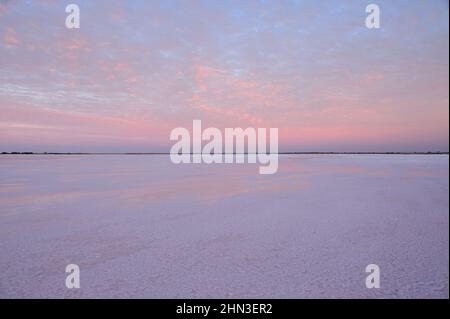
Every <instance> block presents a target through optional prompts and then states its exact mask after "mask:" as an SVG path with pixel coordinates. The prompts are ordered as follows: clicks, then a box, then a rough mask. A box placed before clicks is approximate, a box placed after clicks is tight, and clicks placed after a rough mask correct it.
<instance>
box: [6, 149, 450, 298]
mask: <svg viewBox="0 0 450 319" xmlns="http://www.w3.org/2000/svg"><path fill="white" fill-rule="evenodd" d="M448 163H449V158H448V155H434V156H431V155H282V156H280V162H279V169H278V172H277V173H276V174H274V175H260V174H259V173H258V169H259V164H211V165H207V164H180V165H174V164H172V162H171V161H170V158H169V156H167V155H148V156H146V155H129V156H128V155H98V156H97V155H88V156H86V155H85V156H75V155H70V156H69V155H68V156H63V155H61V156H60V155H48V156H44V155H36V156H34V155H27V156H20V155H18V156H14V155H4V156H0V181H1V184H0V185H1V186H0V251H1V255H0V297H2V298H10V297H19V298H21V297H30V298H36V297H54V298H77V297H105V298H108V297H136V298H147V297H148V298H200V297H201V298H208V297H211V298H222V297H223V298H228V297H230V298H232V297H236V298H260V297H261V298H266V297H267V298H283V297H284V298H317V297H325V298H332V297H352V298H380V297H393V298H420V297H425V298H427V297H436V298H448V296H449V295H448V267H449V257H448V256H449V255H448V254H449V212H448V210H449V201H448V192H449V187H448V177H449V176H448V175H449V166H448ZM70 263H75V264H78V265H79V266H80V269H81V289H78V290H74V289H72V290H69V289H67V288H66V287H65V278H66V273H65V266H66V265H67V264H70ZM371 263H375V264H377V265H379V267H380V269H381V288H380V289H367V288H366V287H365V277H366V275H367V274H366V273H365V267H366V265H368V264H371Z"/></svg>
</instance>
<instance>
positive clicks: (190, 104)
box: [0, 0, 449, 152]
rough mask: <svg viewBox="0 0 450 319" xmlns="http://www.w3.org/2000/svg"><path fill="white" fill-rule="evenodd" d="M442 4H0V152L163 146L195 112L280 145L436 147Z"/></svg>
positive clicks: (445, 74) (444, 126) (445, 118)
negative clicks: (69, 19)
mask: <svg viewBox="0 0 450 319" xmlns="http://www.w3.org/2000/svg"><path fill="white" fill-rule="evenodd" d="M69 3H75V4H77V5H79V7H80V24H81V25H80V29H67V28H66V27H65V20H66V16H67V13H66V12H65V7H66V5H67V4H69ZM369 3H375V4H377V5H379V7H380V10H381V27H380V28H379V29H368V28H366V26H365V19H366V16H367V13H366V12H365V8H366V6H367V5H368V4H369ZM448 14H449V3H448V1H445V0H429V1H402V0H395V1H378V0H377V1H376V0H372V1H351V0H348V1H325V0H323V1H315V0H311V1H307V0H305V1H253V0H239V1H196V0H190V1H147V0H146V1H144V0H142V1H139V0H135V1H134V0H130V1H112V0H96V1H82V0H72V1H51V0H41V1H38V0H36V1H25V0H9V1H5V0H0V151H34V152H44V151H50V152H51V151H56V152H79V151H82V152H129V151H132V152H168V151H169V150H170V147H171V146H172V144H173V143H174V142H172V141H170V140H169V136H170V132H171V130H172V129H174V128H176V127H185V128H188V129H190V130H192V121H193V120H195V119H199V120H202V125H203V127H204V128H206V127H217V128H220V129H224V128H226V127H233V128H234V127H242V128H247V127H254V128H263V127H265V128H270V127H276V128H278V129H279V148H280V151H380V152H383V151H419V152H421V151H448V149H449V89H448V86H449V40H448V37H449V34H448V33H449V17H448Z"/></svg>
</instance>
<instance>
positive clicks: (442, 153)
mask: <svg viewBox="0 0 450 319" xmlns="http://www.w3.org/2000/svg"><path fill="white" fill-rule="evenodd" d="M170 154H171V153H170V152H27V151H26V152H1V153H0V155H170ZM178 154H179V153H178ZM182 154H189V155H201V154H207V153H192V152H190V153H182ZM182 154H179V155H182ZM249 154H256V155H258V154H261V153H247V152H246V153H212V154H210V155H249ZM262 154H279V155H295V154H299V155H301V154H305V155H308V154H309V155H311V154H324V155H325V154H336V155H338V154H349V155H351V154H360V155H370V154H373V155H376V154H380V155H382V154H386V155H449V152H448V151H427V152H402V151H389V152H383V151H365V152H359V151H351V152H345V151H334V152H333V151H292V152H276V153H270V152H266V153H262Z"/></svg>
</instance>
